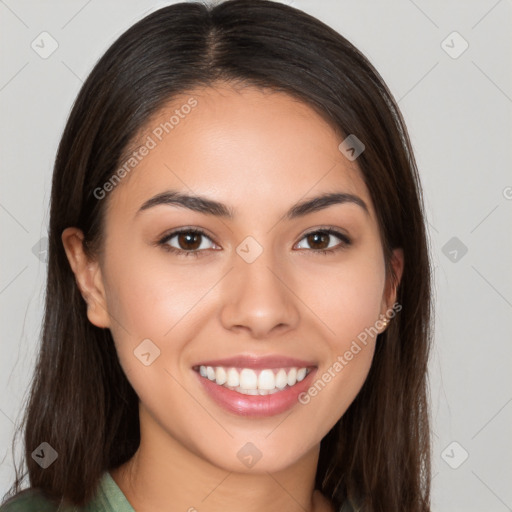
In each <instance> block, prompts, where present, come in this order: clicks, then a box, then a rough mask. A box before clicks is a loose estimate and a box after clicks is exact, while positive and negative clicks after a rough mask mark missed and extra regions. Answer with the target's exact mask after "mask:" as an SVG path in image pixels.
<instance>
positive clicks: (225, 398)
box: [194, 368, 317, 418]
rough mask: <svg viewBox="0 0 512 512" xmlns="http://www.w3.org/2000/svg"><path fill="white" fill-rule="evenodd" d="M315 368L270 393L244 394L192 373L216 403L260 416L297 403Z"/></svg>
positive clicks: (276, 412) (232, 410) (233, 410)
mask: <svg viewBox="0 0 512 512" xmlns="http://www.w3.org/2000/svg"><path fill="white" fill-rule="evenodd" d="M316 370H317V369H316V368H312V369H311V371H310V372H309V373H308V374H307V375H306V377H304V379H303V380H302V381H300V382H297V384H295V385H294V386H292V387H289V388H286V389H284V390H283V391H278V392H277V393H273V394H271V395H244V394H242V393H238V392H237V391H233V390H231V389H228V388H225V387H224V386H219V385H218V384H216V383H215V382H213V381H211V380H210V379H207V378H205V377H202V376H201V375H200V374H199V373H198V372H196V371H195V370H194V373H196V374H197V377H198V378H199V380H200V382H201V384H202V385H203V387H204V389H205V390H206V392H207V393H208V394H209V395H210V397H211V398H212V399H213V400H214V401H215V402H216V403H217V404H218V405H220V406H221V407H223V408H224V409H226V410H227V411H229V412H232V413H234V414H237V415H238V416H251V417H260V418H261V417H268V416H275V415H276V414H280V413H282V412H285V411H287V410H288V409H290V408H292V407H293V406H294V405H295V404H297V403H298V401H299V395H300V394H301V393H302V392H303V391H306V389H308V388H309V386H310V383H311V381H312V379H313V376H314V374H315V373H316Z"/></svg>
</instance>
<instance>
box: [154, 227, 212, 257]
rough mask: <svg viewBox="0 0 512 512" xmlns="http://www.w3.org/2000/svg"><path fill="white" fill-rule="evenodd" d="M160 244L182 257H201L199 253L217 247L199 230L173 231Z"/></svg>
mask: <svg viewBox="0 0 512 512" xmlns="http://www.w3.org/2000/svg"><path fill="white" fill-rule="evenodd" d="M158 243H159V245H161V246H163V247H164V249H165V250H168V251H170V252H173V253H175V254H178V255H180V256H199V254H198V253H199V252H203V251H205V250H207V249H215V248H216V247H217V246H216V245H215V243H214V242H213V241H212V240H211V238H210V237H209V236H208V235H207V234H206V233H205V232H204V231H201V230H199V229H180V230H176V231H173V232H171V233H169V234H167V235H165V237H163V238H162V239H161V240H160V241H159V242H158ZM210 245H213V247H210Z"/></svg>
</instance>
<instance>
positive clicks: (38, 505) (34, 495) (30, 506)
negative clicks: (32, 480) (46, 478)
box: [0, 489, 70, 512]
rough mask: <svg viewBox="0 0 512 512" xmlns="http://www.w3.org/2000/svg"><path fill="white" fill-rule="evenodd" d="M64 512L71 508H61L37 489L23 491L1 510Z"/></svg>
mask: <svg viewBox="0 0 512 512" xmlns="http://www.w3.org/2000/svg"><path fill="white" fill-rule="evenodd" d="M57 510H58V511H59V512H64V511H66V512H67V511H70V509H69V508H67V509H64V508H63V507H60V508H59V505H58V504H57V503H55V502H53V501H51V500H50V499H48V498H46V497H45V496H44V495H43V494H42V493H41V492H39V491H37V490H35V489H27V490H25V491H22V492H20V493H18V494H16V495H15V496H13V497H12V498H10V499H9V500H7V501H6V502H5V503H4V504H3V505H1V506H0V512H32V511H33V512H54V511H57Z"/></svg>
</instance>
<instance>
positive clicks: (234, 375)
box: [201, 367, 240, 388]
mask: <svg viewBox="0 0 512 512" xmlns="http://www.w3.org/2000/svg"><path fill="white" fill-rule="evenodd" d="M201 368H202V367H201ZM227 385H228V386H231V387H233V388H236V387H238V386H240V375H239V374H238V372H237V371H236V370H235V369H234V368H230V369H229V370H228V381H227Z"/></svg>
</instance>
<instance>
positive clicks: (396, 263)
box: [380, 248, 404, 332]
mask: <svg viewBox="0 0 512 512" xmlns="http://www.w3.org/2000/svg"><path fill="white" fill-rule="evenodd" d="M391 268H392V270H393V271H392V272H390V275H388V276H387V278H386V286H385V289H384V293H383V295H382V304H381V311H380V315H381V318H382V319H384V320H383V322H382V323H383V324H384V329H382V331H381V332H383V331H385V330H386V328H387V325H388V324H389V322H391V321H392V320H391V319H390V318H389V311H390V310H392V308H393V305H394V304H395V303H396V297H397V289H398V285H399V284H400V281H401V279H402V274H403V271H404V251H403V250H402V249H401V248H398V249H394V250H393V253H392V255H391ZM400 309H401V307H400ZM386 312H388V314H386Z"/></svg>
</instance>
